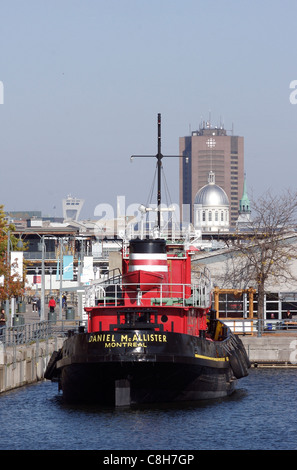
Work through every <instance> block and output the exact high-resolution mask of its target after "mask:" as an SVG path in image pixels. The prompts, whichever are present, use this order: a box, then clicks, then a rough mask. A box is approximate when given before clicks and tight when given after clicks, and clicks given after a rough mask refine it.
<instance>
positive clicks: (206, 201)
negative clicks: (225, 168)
mask: <svg viewBox="0 0 297 470" xmlns="http://www.w3.org/2000/svg"><path fill="white" fill-rule="evenodd" d="M194 226H195V229H199V230H201V231H202V232H228V231H229V227H230V221H229V199H228V196H227V194H226V193H225V191H224V190H223V189H222V188H221V187H220V186H218V185H217V184H215V174H214V172H213V171H210V172H209V177H208V184H206V185H205V186H203V188H201V189H199V191H198V192H197V194H196V196H195V200H194Z"/></svg>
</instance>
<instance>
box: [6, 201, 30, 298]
mask: <svg viewBox="0 0 297 470" xmlns="http://www.w3.org/2000/svg"><path fill="white" fill-rule="evenodd" d="M3 209H4V208H3V205H0V279H1V280H2V282H1V284H0V300H1V301H4V300H6V299H9V298H11V297H17V296H19V295H22V294H23V292H24V281H23V280H22V279H21V278H20V277H19V276H18V275H17V274H16V273H14V274H12V273H11V268H12V267H17V266H16V264H15V263H14V264H12V265H11V263H10V260H8V256H7V247H8V243H9V248H10V250H11V251H23V249H24V248H19V247H18V242H19V238H18V237H16V236H15V235H14V232H15V226H14V225H13V224H11V223H10V224H7V221H6V219H5V213H4V210H3ZM8 236H9V238H10V241H8ZM23 278H24V276H23Z"/></svg>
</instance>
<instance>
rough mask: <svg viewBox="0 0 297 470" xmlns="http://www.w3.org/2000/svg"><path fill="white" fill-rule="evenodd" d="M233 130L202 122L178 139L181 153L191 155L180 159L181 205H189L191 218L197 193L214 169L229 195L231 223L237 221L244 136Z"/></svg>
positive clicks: (242, 168) (241, 186)
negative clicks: (197, 127)
mask: <svg viewBox="0 0 297 470" xmlns="http://www.w3.org/2000/svg"><path fill="white" fill-rule="evenodd" d="M232 134H233V132H231V135H228V134H227V130H226V129H224V126H222V125H220V126H218V127H213V126H212V125H211V123H210V122H206V123H205V122H202V123H201V124H200V126H199V130H197V131H193V132H192V133H191V135H190V136H186V137H180V139H179V147H180V153H179V154H180V155H181V156H188V157H189V158H188V159H186V158H181V159H180V205H181V207H182V205H184V204H186V205H190V221H191V222H193V220H194V219H193V204H194V201H195V196H196V193H197V192H198V190H199V189H201V188H202V187H203V186H205V185H206V184H207V182H208V177H209V172H210V171H212V172H213V173H214V174H215V181H216V184H217V185H218V186H220V187H221V188H223V189H224V191H225V192H226V194H227V196H228V199H229V203H230V226H231V227H235V225H236V221H237V219H238V210H239V201H240V198H241V196H242V193H243V185H244V142H243V137H239V136H234V135H232Z"/></svg>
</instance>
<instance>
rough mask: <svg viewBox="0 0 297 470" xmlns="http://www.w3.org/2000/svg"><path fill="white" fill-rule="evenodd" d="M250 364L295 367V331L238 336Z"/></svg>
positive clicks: (296, 356) (296, 344) (296, 360)
mask: <svg viewBox="0 0 297 470" xmlns="http://www.w3.org/2000/svg"><path fill="white" fill-rule="evenodd" d="M240 339H241V340H242V342H243V344H244V347H245V349H246V352H247V355H248V357H249V359H250V362H251V364H252V366H255V367H256V366H262V367H263V366H266V367H269V366H271V367H272V366H274V367H277V366H278V367H294V366H295V367H297V331H295V332H284V333H270V334H269V333H264V334H263V335H262V336H260V337H258V336H251V335H245V336H240Z"/></svg>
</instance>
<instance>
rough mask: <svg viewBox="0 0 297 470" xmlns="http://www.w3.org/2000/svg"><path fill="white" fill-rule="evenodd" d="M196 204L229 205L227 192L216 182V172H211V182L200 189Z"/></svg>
mask: <svg viewBox="0 0 297 470" xmlns="http://www.w3.org/2000/svg"><path fill="white" fill-rule="evenodd" d="M194 204H201V205H202V206H203V207H205V206H211V207H214V206H229V200H228V196H227V194H226V193H225V191H224V190H223V189H222V188H221V187H220V186H218V185H217V184H215V182H214V174H210V176H209V183H208V184H206V185H205V186H203V188H201V189H199V191H198V192H197V194H196V196H195V201H194Z"/></svg>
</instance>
